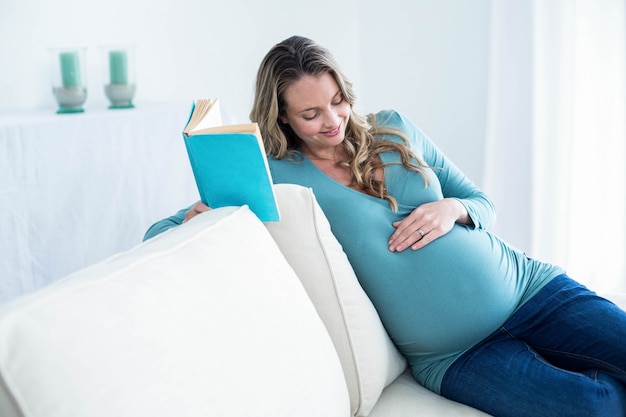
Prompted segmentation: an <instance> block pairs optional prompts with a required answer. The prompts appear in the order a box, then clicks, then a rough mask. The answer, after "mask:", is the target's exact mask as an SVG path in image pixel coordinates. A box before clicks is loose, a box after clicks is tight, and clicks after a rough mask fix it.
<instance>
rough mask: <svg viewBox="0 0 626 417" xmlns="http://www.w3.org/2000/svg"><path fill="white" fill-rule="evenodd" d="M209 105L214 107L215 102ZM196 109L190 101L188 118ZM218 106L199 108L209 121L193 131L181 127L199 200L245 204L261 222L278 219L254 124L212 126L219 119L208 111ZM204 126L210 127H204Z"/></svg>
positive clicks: (215, 204)
mask: <svg viewBox="0 0 626 417" xmlns="http://www.w3.org/2000/svg"><path fill="white" fill-rule="evenodd" d="M205 104H206V103H203V104H202V105H203V106H204V105H205ZM212 106H213V107H216V106H218V103H217V101H215V102H214V103H213V104H212ZM200 108H201V107H200V106H198V105H197V104H196V102H194V104H193V105H192V109H191V114H190V121H191V120H193V119H194V112H195V111H196V109H200ZM218 109H219V107H217V108H215V109H214V110H211V109H210V108H209V111H207V109H206V108H202V110H201V111H203V112H205V117H206V118H208V119H210V120H212V122H210V123H205V124H202V123H200V125H202V126H203V127H202V128H200V129H197V130H194V129H193V128H190V127H189V126H186V128H185V129H184V130H183V138H184V140H185V146H186V148H187V153H188V155H189V161H190V162H191V168H192V171H193V174H194V177H195V180H196V184H197V186H198V192H199V193H200V199H201V200H202V202H203V203H205V204H206V205H208V206H209V207H212V208H218V207H225V206H242V205H244V204H245V205H248V207H249V208H250V210H251V211H252V212H253V213H255V214H256V215H257V217H259V219H260V220H261V221H264V222H273V221H278V220H280V213H279V211H278V205H277V204H276V196H275V194H274V187H273V183H272V176H271V173H270V170H269V165H268V163H267V156H266V154H265V149H264V147H263V140H262V138H261V133H260V131H259V127H258V125H257V124H256V123H247V124H240V125H227V126H221V125H218V126H215V125H214V124H215V123H219V122H220V121H219V120H217V119H216V118H215V113H213V114H212V113H211V112H212V111H217V110H218ZM196 120H199V119H198V118H196ZM211 123H212V124H213V125H211ZM207 125H210V126H208V127H205V126H207Z"/></svg>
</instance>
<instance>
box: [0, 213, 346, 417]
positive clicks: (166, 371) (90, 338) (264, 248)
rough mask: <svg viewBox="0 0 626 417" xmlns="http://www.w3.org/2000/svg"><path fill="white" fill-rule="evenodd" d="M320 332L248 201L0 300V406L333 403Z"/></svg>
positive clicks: (51, 414)
mask: <svg viewBox="0 0 626 417" xmlns="http://www.w3.org/2000/svg"><path fill="white" fill-rule="evenodd" d="M349 408H350V404H349V397H348V392H347V388H346V383H345V380H344V377H343V372H342V368H341V364H340V362H339V359H338V357H337V353H336V351H335V349H334V346H333V344H332V341H331V340H330V337H329V336H328V333H327V331H326V329H325V327H324V325H323V323H322V322H321V320H320V318H319V316H318V315H317V313H316V311H315V308H314V306H313V305H312V303H311V301H310V299H309V298H308V296H307V294H306V292H305V290H304V289H303V287H302V284H301V283H300V282H299V280H298V278H297V277H296V276H295V273H294V271H293V270H292V269H291V267H290V266H289V265H288V263H287V262H286V260H285V259H284V258H283V256H282V255H281V253H280V251H279V249H278V248H277V246H276V244H275V243H274V241H273V240H272V238H271V236H270V235H269V233H268V232H267V230H266V229H265V227H263V224H262V223H261V222H260V221H259V220H258V219H257V218H256V216H255V215H254V214H253V213H252V212H251V211H250V210H249V209H248V208H247V207H243V208H238V209H233V208H224V209H217V210H212V211H210V212H207V213H203V214H202V215H199V216H197V217H196V218H194V219H193V220H192V221H190V222H188V223H186V224H184V225H182V226H180V227H178V228H175V229H172V230H170V231H168V232H166V233H164V234H162V235H159V236H158V237H156V238H153V239H150V240H148V241H147V242H145V243H144V244H142V245H140V246H138V247H136V248H134V249H133V250H131V251H129V252H127V253H124V254H121V255H118V256H116V257H114V258H112V259H109V260H107V261H104V262H102V263H100V264H98V265H96V266H94V267H91V268H89V269H86V270H83V271H80V272H78V273H76V274H74V275H73V276H71V277H68V278H66V279H64V280H61V281H59V282H58V283H57V284H52V285H51V286H49V287H47V288H45V289H43V290H40V291H39V292H35V293H33V294H31V295H29V296H26V297H25V298H23V299H17V300H15V301H14V302H10V303H8V304H5V305H3V306H0V416H2V417H14V416H20V417H23V416H29V417H87V416H88V417H113V416H115V417H123V416H129V417H130V416H132V417H158V416H164V417H165V416H167V417H172V416H177V417H185V416H224V417H244V416H250V417H257V416H272V417H276V416H280V417H293V416H310V417H313V416H315V417H319V416H336V417H345V416H346V415H348V412H349Z"/></svg>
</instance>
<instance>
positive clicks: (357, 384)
mask: <svg viewBox="0 0 626 417" xmlns="http://www.w3.org/2000/svg"><path fill="white" fill-rule="evenodd" d="M275 192H276V198H277V201H278V204H279V207H280V213H281V221H280V222H278V223H266V226H267V228H268V230H269V231H270V233H271V234H272V236H273V237H274V240H275V241H276V242H277V243H278V246H279V247H280V249H281V251H282V252H283V254H284V255H285V257H286V258H287V260H288V261H289V263H290V264H291V266H292V267H293V268H294V270H295V271H296V272H297V274H298V276H299V277H300V280H301V281H302V283H303V285H304V287H305V288H306V290H307V292H308V293H309V296H310V297H311V299H312V300H313V302H314V304H315V306H316V308H317V311H318V313H319V315H320V317H321V318H322V320H323V321H324V323H325V324H326V328H327V329H328V331H329V333H330V335H331V337H332V339H333V342H334V344H335V348H336V349H337V351H338V352H339V357H340V359H341V364H342V366H343V370H344V374H345V377H346V382H347V384H348V390H349V392H350V404H351V411H352V415H354V416H366V415H368V414H369V413H370V411H371V410H372V407H373V406H374V404H375V403H376V401H377V400H378V398H379V396H380V394H381V392H382V390H383V389H384V388H385V387H386V386H387V385H389V384H390V383H391V382H392V381H393V380H395V379H396V378H397V377H398V376H399V375H400V374H402V372H403V371H404V369H405V368H406V362H405V360H404V358H403V357H402V356H401V355H400V353H399V352H398V351H397V350H396V348H395V347H394V346H393V344H392V342H391V340H390V339H389V336H388V335H387V333H386V331H385V329H384V327H383V325H382V323H381V322H380V319H379V317H378V314H377V313H376V310H375V309H374V306H373V305H372V303H371V302H370V300H369V298H368V297H367V295H366V294H365V292H364V291H363V289H362V288H361V286H360V285H359V283H358V281H357V278H356V276H355V275H354V271H353V270H352V267H351V265H350V263H349V262H348V258H347V257H346V255H345V253H344V252H343V249H342V247H341V245H340V244H339V242H338V241H337V239H336V238H335V237H334V235H333V234H332V232H331V229H330V225H329V223H328V220H327V219H326V217H325V215H324V213H323V212H322V210H321V208H320V207H319V205H318V204H317V201H316V200H315V196H314V195H313V192H312V190H310V189H309V188H305V187H302V186H299V185H293V184H277V185H276V186H275Z"/></svg>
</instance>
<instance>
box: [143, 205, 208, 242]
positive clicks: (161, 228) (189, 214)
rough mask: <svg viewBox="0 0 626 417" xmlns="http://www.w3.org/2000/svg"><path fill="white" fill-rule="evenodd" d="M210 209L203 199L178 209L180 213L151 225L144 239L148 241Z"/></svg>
mask: <svg viewBox="0 0 626 417" xmlns="http://www.w3.org/2000/svg"><path fill="white" fill-rule="evenodd" d="M208 210H210V208H209V206H207V205H206V204H204V203H202V202H201V201H198V202H197V203H195V204H194V205H192V206H190V207H187V208H184V209H182V210H180V211H178V213H176V214H174V215H173V216H170V217H167V218H165V219H163V220H159V221H158V222H156V223H155V224H153V225H152V226H150V228H149V229H148V231H147V232H146V234H145V235H144V237H143V240H144V241H146V240H148V239H150V238H151V237H154V236H156V235H158V234H160V233H163V232H165V231H166V230H169V229H171V228H173V227H176V226H180V225H181V224H183V223H185V222H186V221H188V220H191V219H192V218H194V217H196V216H197V215H198V214H200V213H202V212H205V211H208Z"/></svg>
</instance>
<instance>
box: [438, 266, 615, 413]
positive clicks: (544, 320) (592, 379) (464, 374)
mask: <svg viewBox="0 0 626 417" xmlns="http://www.w3.org/2000/svg"><path fill="white" fill-rule="evenodd" d="M625 384H626V313H624V312H623V311H622V310H620V309H619V308H618V307H616V306H614V305H613V304H612V303H610V302H608V301H606V300H604V299H602V298H599V297H597V296H596V295H595V294H594V293H592V292H590V291H588V290H587V289H586V288H584V287H582V286H580V285H579V284H577V283H576V282H574V281H572V280H570V279H569V278H567V277H559V278H556V279H555V280H554V281H553V282H551V283H549V284H548V285H547V286H546V287H545V288H544V289H542V290H541V291H540V292H539V293H538V294H537V295H536V296H535V297H533V299H531V300H530V301H528V303H526V304H525V305H524V306H523V307H522V308H521V309H520V310H519V311H518V312H517V313H516V314H514V315H513V317H511V319H509V320H508V321H507V322H506V323H505V325H504V326H503V327H502V328H501V329H499V330H498V331H497V332H495V333H494V334H492V335H491V336H490V337H489V338H487V339H486V340H484V341H483V342H482V343H480V344H479V345H478V346H476V347H474V348H473V349H471V350H470V351H468V352H466V353H465V354H464V355H462V356H461V357H460V358H459V359H458V360H457V361H456V362H455V363H454V364H453V365H452V366H451V367H450V369H449V370H448V371H447V372H446V375H445V376H444V380H443V383H442V387H441V392H442V394H443V395H444V396H446V397H448V398H451V399H454V400H456V401H459V402H463V403H466V404H469V405H471V406H473V407H475V408H478V409H481V410H484V411H485V412H487V413H490V414H492V415H495V416H498V417H500V416H536V417H538V416H612V417H614V416H625V415H626V386H625Z"/></svg>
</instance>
